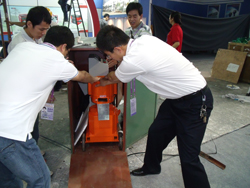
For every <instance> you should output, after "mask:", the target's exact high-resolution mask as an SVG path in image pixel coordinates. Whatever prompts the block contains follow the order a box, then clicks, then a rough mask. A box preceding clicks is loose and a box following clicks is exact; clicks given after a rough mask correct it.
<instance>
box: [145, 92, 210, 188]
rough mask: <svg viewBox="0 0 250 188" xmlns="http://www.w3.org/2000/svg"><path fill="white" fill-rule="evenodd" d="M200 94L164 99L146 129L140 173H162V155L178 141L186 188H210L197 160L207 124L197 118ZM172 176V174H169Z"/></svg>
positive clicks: (208, 105)
mask: <svg viewBox="0 0 250 188" xmlns="http://www.w3.org/2000/svg"><path fill="white" fill-rule="evenodd" d="M202 93H203V94H204V95H205V96H206V101H205V104H206V106H207V121H208V119H209V116H210V113H211V111H212V109H213V96H212V93H211V91H210V89H209V88H208V87H207V88H206V89H204V90H203V91H202ZM201 106H202V94H199V95H195V96H193V97H191V98H188V99H175V100H171V99H166V100H165V101H164V102H163V103H162V105H161V106H160V109H159V112H158V114H157V117H156V118H155V120H154V122H153V123H152V125H151V126H150V128H149V131H148V140H147V148H146V154H145V158H144V165H143V167H142V168H143V170H144V171H147V172H152V173H159V172H160V171H161V166H160V163H161V161H162V151H163V150H164V149H165V148H166V147H167V146H168V144H169V143H170V142H171V140H173V138H174V137H175V136H176V137H177V144H178V151H179V156H180V161H181V168H182V175H183V180H184V184H185V187H186V188H209V187H210V185H209V182H208V178H207V175H206V172H205V169H204V167H203V165H202V164H201V162H200V159H199V153H200V146H201V143H202V139H203V136H204V133H205V130H206V126H207V123H204V122H203V119H201V118H200V109H201ZM169 173H171V170H169Z"/></svg>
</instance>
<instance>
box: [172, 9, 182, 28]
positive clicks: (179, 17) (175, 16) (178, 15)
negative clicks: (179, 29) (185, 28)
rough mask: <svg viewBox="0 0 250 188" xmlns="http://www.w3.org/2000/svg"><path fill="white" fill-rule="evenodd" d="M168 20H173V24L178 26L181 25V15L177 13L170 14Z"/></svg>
mask: <svg viewBox="0 0 250 188" xmlns="http://www.w3.org/2000/svg"><path fill="white" fill-rule="evenodd" d="M170 18H173V19H174V22H175V23H178V24H179V25H181V24H182V22H181V14H180V13H179V12H172V13H171V14H170Z"/></svg>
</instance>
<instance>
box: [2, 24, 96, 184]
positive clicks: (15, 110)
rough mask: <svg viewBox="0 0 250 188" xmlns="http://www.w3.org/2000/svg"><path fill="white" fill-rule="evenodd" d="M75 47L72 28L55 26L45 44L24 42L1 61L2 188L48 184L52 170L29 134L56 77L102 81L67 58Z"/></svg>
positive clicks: (58, 78)
mask: <svg viewBox="0 0 250 188" xmlns="http://www.w3.org/2000/svg"><path fill="white" fill-rule="evenodd" d="M73 45H74V35H73V33H72V32H71V31H70V29H69V28H67V27H64V26H54V27H51V28H50V29H49V31H48V32H47V34H46V37H45V39H44V43H43V44H36V43H32V42H23V43H20V44H18V45H17V46H16V47H15V48H14V49H13V50H12V51H11V53H10V54H9V55H8V56H7V57H6V59H5V60H4V61H3V62H2V63H1V64H0V91H1V92H0V122H1V126H0V151H1V152H0V185H1V186H0V187H21V186H20V185H21V184H22V181H21V180H24V181H25V182H27V184H28V185H27V186H28V187H43V188H50V172H49V169H48V167H47V165H46V163H45V160H44V159H43V157H42V155H41V153H40V150H39V147H38V146H37V144H36V142H35V140H34V139H33V138H32V135H31V132H32V131H33V127H34V122H35V120H36V117H37V114H38V113H39V111H40V110H41V109H42V108H43V106H44V105H45V103H46V101H47V98H48V96H49V94H50V92H51V90H52V88H53V87H54V85H55V83H56V81H57V80H63V81H64V82H68V81H69V80H73V81H79V82H86V83H88V82H90V83H92V82H95V81H97V80H98V78H97V77H92V76H91V75H90V74H89V73H88V72H86V71H78V70H77V69H76V68H75V67H74V65H73V64H71V63H69V61H68V60H66V59H65V56H66V55H67V53H68V52H69V50H70V48H71V47H72V46H73ZM17 62H18V63H17ZM17 91H18V92H17Z"/></svg>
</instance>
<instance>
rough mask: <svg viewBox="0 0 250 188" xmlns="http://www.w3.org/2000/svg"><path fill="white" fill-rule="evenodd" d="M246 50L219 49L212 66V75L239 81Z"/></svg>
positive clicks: (226, 79) (235, 81) (233, 81)
mask: <svg viewBox="0 0 250 188" xmlns="http://www.w3.org/2000/svg"><path fill="white" fill-rule="evenodd" d="M246 55H247V53H246V52H240V51H234V50H226V49H219V50H218V52H217V55H216V57H215V60H214V64H213V67H212V75H211V76H212V77H213V78H217V79H221V80H225V81H229V82H232V83H238V80H239V77H240V74H241V71H242V68H243V65H244V62H245V59H246Z"/></svg>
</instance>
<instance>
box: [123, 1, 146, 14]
mask: <svg viewBox="0 0 250 188" xmlns="http://www.w3.org/2000/svg"><path fill="white" fill-rule="evenodd" d="M131 10H138V13H139V15H142V13H143V8H142V5H141V4H140V3H135V2H132V3H129V4H128V6H127V8H126V13H127V15H128V13H129V12H130V11H131Z"/></svg>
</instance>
